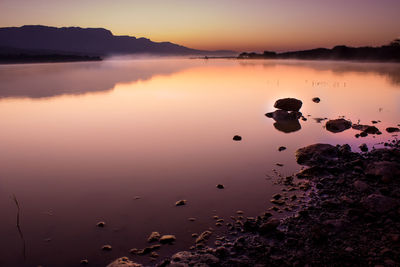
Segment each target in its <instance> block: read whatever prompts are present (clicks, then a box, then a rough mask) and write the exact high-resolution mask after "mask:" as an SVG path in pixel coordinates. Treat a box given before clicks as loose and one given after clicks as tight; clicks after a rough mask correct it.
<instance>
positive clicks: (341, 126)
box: [325, 119, 351, 133]
mask: <svg viewBox="0 0 400 267" xmlns="http://www.w3.org/2000/svg"><path fill="white" fill-rule="evenodd" d="M325 126H326V129H327V130H328V131H330V132H332V133H340V132H343V131H345V130H347V129H350V128H351V121H348V120H345V119H336V120H329V121H327V122H326V125H325Z"/></svg>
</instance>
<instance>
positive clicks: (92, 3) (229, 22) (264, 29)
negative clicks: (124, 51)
mask: <svg viewBox="0 0 400 267" xmlns="http://www.w3.org/2000/svg"><path fill="white" fill-rule="evenodd" d="M398 14H400V1H398V0H380V1H376V0H362V1H360V0H336V1H333V0H326V1H319V0H301V1H299V0H279V1H278V0H247V1H244V0H213V1H211V0H202V1H194V0H147V1H139V0H113V1H110V0H69V1H61V0H29V1H28V0H1V1H0V26H1V27H6V26H21V25H26V24H41V25H48V26H80V27H103V28H107V29H109V30H111V31H112V32H113V33H114V34H116V35H131V36H136V37H147V38H150V39H151V40H153V41H171V42H174V43H178V44H181V45H185V46H188V47H191V48H196V49H209V50H216V49H231V50H236V51H263V50H277V51H286V50H295V49H306V48H314V47H321V46H322V47H332V46H334V45H337V44H346V45H353V46H361V45H382V44H385V43H388V42H390V41H391V40H392V39H394V38H396V37H398V36H400V30H399V27H398V25H400V16H399V15H398Z"/></svg>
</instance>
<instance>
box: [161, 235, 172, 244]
mask: <svg viewBox="0 0 400 267" xmlns="http://www.w3.org/2000/svg"><path fill="white" fill-rule="evenodd" d="M175 240H176V237H175V236H174V235H163V236H162V237H161V238H160V243H161V244H171V243H173V242H174V241H175Z"/></svg>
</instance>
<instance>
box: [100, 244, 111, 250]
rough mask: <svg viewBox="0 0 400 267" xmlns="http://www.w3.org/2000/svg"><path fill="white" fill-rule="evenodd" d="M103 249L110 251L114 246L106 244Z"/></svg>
mask: <svg viewBox="0 0 400 267" xmlns="http://www.w3.org/2000/svg"><path fill="white" fill-rule="evenodd" d="M101 250H104V251H110V250H112V247H111V246H110V245H104V246H103V247H102V248H101Z"/></svg>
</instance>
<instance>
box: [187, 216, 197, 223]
mask: <svg viewBox="0 0 400 267" xmlns="http://www.w3.org/2000/svg"><path fill="white" fill-rule="evenodd" d="M188 220H189V221H191V222H194V221H195V220H196V218H193V217H190V218H188Z"/></svg>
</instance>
